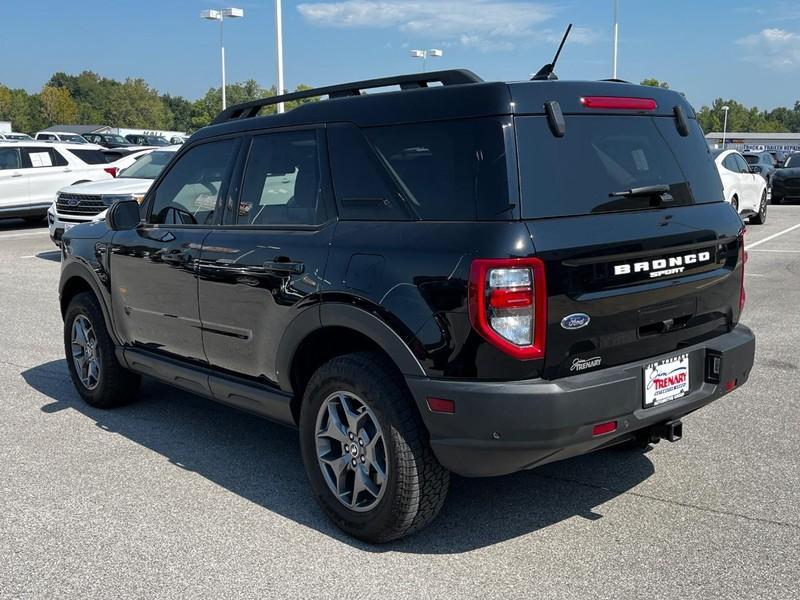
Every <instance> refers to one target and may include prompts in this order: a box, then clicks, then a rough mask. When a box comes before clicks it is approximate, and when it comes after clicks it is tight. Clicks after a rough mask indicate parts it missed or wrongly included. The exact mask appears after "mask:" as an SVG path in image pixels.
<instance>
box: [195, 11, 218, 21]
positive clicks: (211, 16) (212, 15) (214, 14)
mask: <svg viewBox="0 0 800 600" xmlns="http://www.w3.org/2000/svg"><path fill="white" fill-rule="evenodd" d="M200 18H201V19H208V20H209V21H221V20H222V13H221V12H219V11H218V10H204V11H201V12H200Z"/></svg>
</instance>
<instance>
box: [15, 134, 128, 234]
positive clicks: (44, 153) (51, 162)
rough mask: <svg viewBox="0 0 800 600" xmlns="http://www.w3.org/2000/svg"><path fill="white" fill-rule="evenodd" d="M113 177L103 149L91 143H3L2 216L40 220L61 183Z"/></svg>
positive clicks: (69, 183)
mask: <svg viewBox="0 0 800 600" xmlns="http://www.w3.org/2000/svg"><path fill="white" fill-rule="evenodd" d="M113 178H114V171H113V169H110V168H109V165H108V163H107V162H106V159H105V156H104V155H103V153H102V152H100V151H99V150H95V149H93V148H92V147H91V146H88V145H78V144H49V143H43V142H5V143H3V144H2V145H0V218H9V217H21V218H24V219H26V220H31V221H34V220H40V219H42V218H43V217H44V216H45V213H46V212H47V209H48V207H49V206H50V204H51V203H52V201H53V196H55V193H56V191H58V190H59V189H61V188H62V187H64V186H66V185H72V184H74V183H82V182H85V181H96V180H99V179H113Z"/></svg>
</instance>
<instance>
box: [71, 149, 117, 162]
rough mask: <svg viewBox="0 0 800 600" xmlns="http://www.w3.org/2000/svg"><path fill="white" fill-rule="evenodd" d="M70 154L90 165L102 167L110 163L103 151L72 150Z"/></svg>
mask: <svg viewBox="0 0 800 600" xmlns="http://www.w3.org/2000/svg"><path fill="white" fill-rule="evenodd" d="M70 152H71V153H72V154H74V155H75V156H77V157H78V158H80V159H81V160H82V161H83V162H85V163H87V164H90V165H100V164H103V163H105V162H108V161H107V160H106V155H105V154H103V151H102V150H78V149H72V148H70Z"/></svg>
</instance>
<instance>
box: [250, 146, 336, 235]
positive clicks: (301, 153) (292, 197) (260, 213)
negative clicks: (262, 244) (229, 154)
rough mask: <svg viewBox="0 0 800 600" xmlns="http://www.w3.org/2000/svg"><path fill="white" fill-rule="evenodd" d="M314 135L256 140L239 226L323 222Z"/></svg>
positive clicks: (317, 156) (252, 150)
mask: <svg viewBox="0 0 800 600" xmlns="http://www.w3.org/2000/svg"><path fill="white" fill-rule="evenodd" d="M321 196H322V193H321V189H320V169H319V153H318V148H317V134H316V132H315V131H293V132H289V133H273V134H269V135H260V136H257V137H255V138H254V139H253V143H252V145H251V147H250V154H249V157H248V159H247V167H246V168H245V175H244V183H243V184H242V193H241V196H240V198H239V210H238V214H237V215H236V218H237V223H239V224H244V225H313V224H316V223H320V222H322V221H324V214H321V213H322V212H323V211H322V202H321Z"/></svg>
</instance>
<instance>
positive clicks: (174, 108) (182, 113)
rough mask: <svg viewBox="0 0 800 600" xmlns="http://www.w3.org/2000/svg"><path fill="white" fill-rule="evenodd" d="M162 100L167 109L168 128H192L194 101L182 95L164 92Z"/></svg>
mask: <svg viewBox="0 0 800 600" xmlns="http://www.w3.org/2000/svg"><path fill="white" fill-rule="evenodd" d="M161 101H162V102H163V103H164V107H165V108H166V110H167V128H168V129H172V130H174V131H189V130H190V129H191V128H192V103H191V102H189V101H188V100H187V99H186V98H183V97H181V96H170V95H169V94H164V95H163V96H161Z"/></svg>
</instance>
